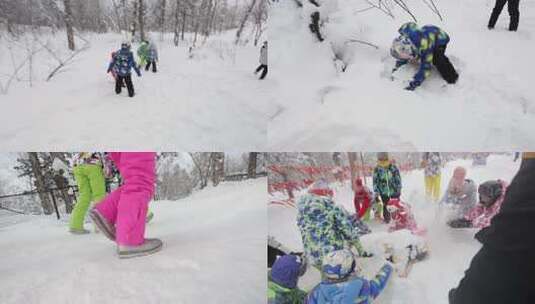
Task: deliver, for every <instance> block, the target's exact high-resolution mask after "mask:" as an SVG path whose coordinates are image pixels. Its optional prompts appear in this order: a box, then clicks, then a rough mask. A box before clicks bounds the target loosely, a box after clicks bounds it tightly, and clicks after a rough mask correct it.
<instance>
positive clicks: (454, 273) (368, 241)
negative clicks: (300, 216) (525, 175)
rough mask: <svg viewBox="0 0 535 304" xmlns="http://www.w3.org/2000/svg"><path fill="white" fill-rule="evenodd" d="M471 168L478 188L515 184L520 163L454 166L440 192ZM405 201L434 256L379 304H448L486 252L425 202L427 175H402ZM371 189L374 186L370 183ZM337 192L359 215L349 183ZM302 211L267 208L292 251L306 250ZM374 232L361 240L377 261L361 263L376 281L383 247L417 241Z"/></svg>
mask: <svg viewBox="0 0 535 304" xmlns="http://www.w3.org/2000/svg"><path fill="white" fill-rule="evenodd" d="M459 165H462V166H464V167H465V168H467V172H468V174H467V177H468V178H471V179H473V180H474V181H475V182H476V183H478V184H479V183H482V182H485V181H487V180H490V179H503V180H505V181H507V182H510V181H511V179H512V178H513V176H514V174H515V173H516V171H517V170H518V167H519V163H518V162H517V163H514V162H513V161H512V157H511V156H510V155H491V156H490V157H489V159H488V165H487V166H478V167H473V166H472V165H471V161H468V160H457V161H452V162H449V163H447V164H446V165H445V167H444V169H443V171H442V180H441V187H442V191H444V190H445V188H446V185H447V183H448V182H449V179H450V178H451V176H452V175H453V170H454V168H455V167H456V166H459ZM402 184H403V189H402V196H401V199H402V200H403V201H405V202H407V203H409V204H410V205H411V206H412V210H413V213H414V215H415V218H416V221H417V223H418V224H419V225H422V226H424V227H426V228H427V235H426V237H425V239H426V240H425V241H426V243H427V246H428V249H429V257H428V258H427V259H426V260H424V261H421V262H418V263H416V264H415V265H414V267H413V268H412V271H411V272H410V274H409V276H408V278H400V277H399V276H398V275H397V274H395V273H394V274H393V276H392V277H391V279H390V280H389V282H388V285H387V287H386V288H385V290H384V291H383V293H382V294H381V295H379V297H378V298H377V300H376V301H374V303H377V304H409V303H410V304H428V303H436V304H447V303H448V297H447V295H448V291H449V289H451V288H454V287H456V286H457V284H458V283H459V281H460V280H461V278H462V277H463V274H464V271H465V270H466V269H467V268H468V266H469V264H470V261H471V259H472V257H473V256H474V254H475V253H476V252H477V251H478V250H479V248H480V247H481V245H480V243H479V242H478V241H477V240H475V239H474V238H473V236H474V234H475V233H476V232H477V230H476V229H450V228H449V227H448V226H446V224H445V219H444V218H443V217H442V216H441V215H440V214H441V213H440V212H439V208H438V204H436V203H432V202H429V201H427V200H426V198H425V190H424V174H423V170H415V171H412V172H409V173H406V174H402ZM368 185H370V186H371V181H370V180H369V179H368ZM332 186H333V188H334V189H335V202H336V203H337V204H341V205H343V206H344V207H345V208H346V209H347V210H348V211H350V212H355V210H354V207H353V193H352V191H351V188H350V185H349V183H346V184H343V185H335V184H333V185H332ZM296 215H297V212H296V210H295V209H293V208H291V207H281V206H278V205H271V206H269V207H268V218H269V220H268V222H269V223H268V225H269V229H268V231H269V235H272V236H274V237H275V238H276V239H277V240H278V241H279V242H281V243H282V244H284V245H286V246H287V247H288V248H290V249H291V250H296V251H301V250H303V249H302V248H303V247H302V243H301V236H300V233H299V229H298V227H297V225H296ZM370 227H371V228H372V233H371V234H368V235H365V236H364V237H362V239H361V241H362V244H363V246H364V248H365V249H366V250H367V251H370V252H373V253H374V254H375V256H374V257H373V258H363V259H358V260H357V261H358V263H357V264H358V265H359V267H361V268H362V274H363V275H365V276H367V277H369V278H370V277H372V276H373V275H375V273H376V272H377V271H378V270H379V268H380V267H381V266H382V264H383V263H384V259H383V258H384V254H383V252H382V250H381V249H380V248H381V247H382V244H384V243H390V244H393V245H394V248H395V249H398V248H402V247H403V246H406V245H407V244H409V242H413V241H414V240H413V238H414V236H412V235H411V234H410V233H408V232H407V231H403V230H401V231H397V232H395V233H388V232H386V228H387V227H386V225H383V224H380V223H376V222H372V223H371V224H370ZM319 281H320V274H319V272H318V271H317V270H316V269H313V268H309V269H308V270H307V273H306V274H305V275H304V276H303V277H302V278H301V279H300V281H299V287H301V288H303V289H304V290H306V291H309V290H311V289H312V288H313V287H314V286H315V285H316V284H317V283H319Z"/></svg>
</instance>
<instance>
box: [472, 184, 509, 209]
mask: <svg viewBox="0 0 535 304" xmlns="http://www.w3.org/2000/svg"><path fill="white" fill-rule="evenodd" d="M477 192H478V193H479V200H480V202H481V204H483V205H484V206H486V207H489V206H491V205H493V204H494V203H495V202H496V201H497V200H498V199H499V198H500V196H502V194H503V186H502V183H501V182H500V181H499V180H490V181H486V182H484V183H483V184H481V185H479V188H478V189H477Z"/></svg>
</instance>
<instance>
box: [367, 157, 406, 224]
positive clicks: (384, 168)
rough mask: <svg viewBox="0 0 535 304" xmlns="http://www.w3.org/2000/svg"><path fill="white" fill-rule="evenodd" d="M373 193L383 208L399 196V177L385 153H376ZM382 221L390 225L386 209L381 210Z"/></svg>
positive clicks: (396, 169)
mask: <svg viewBox="0 0 535 304" xmlns="http://www.w3.org/2000/svg"><path fill="white" fill-rule="evenodd" d="M373 192H375V197H376V200H377V201H379V202H380V203H382V205H383V206H386V205H388V201H389V200H390V199H391V198H399V197H400V196H401V175H400V174H399V169H398V168H397V167H396V165H395V164H394V163H393V162H392V161H390V159H389V157H388V153H387V152H379V153H377V166H376V167H375V168H374V169H373ZM381 209H382V211H383V218H384V221H385V222H386V223H387V224H388V223H390V214H389V213H388V209H387V208H384V207H383V208H381Z"/></svg>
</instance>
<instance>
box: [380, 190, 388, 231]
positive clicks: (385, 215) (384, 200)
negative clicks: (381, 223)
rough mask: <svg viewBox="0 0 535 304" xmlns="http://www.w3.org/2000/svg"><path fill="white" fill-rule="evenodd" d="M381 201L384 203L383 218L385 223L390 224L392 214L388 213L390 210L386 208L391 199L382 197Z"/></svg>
mask: <svg viewBox="0 0 535 304" xmlns="http://www.w3.org/2000/svg"><path fill="white" fill-rule="evenodd" d="M381 200H382V201H383V218H384V220H385V223H387V224H388V223H390V212H388V208H386V206H387V205H388V202H389V201H390V197H388V196H383V195H381Z"/></svg>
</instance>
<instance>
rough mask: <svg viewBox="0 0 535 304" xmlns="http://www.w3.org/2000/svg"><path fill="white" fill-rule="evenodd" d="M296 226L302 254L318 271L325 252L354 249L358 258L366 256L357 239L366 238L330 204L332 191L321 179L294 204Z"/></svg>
mask: <svg viewBox="0 0 535 304" xmlns="http://www.w3.org/2000/svg"><path fill="white" fill-rule="evenodd" d="M297 209H298V215H297V226H298V227H299V230H300V232H301V238H302V241H303V247H304V250H305V254H306V256H307V257H308V259H309V261H310V263H311V264H312V265H313V266H315V267H317V268H318V269H321V261H322V258H323V256H324V255H325V254H327V253H328V252H331V251H334V250H339V249H344V248H355V249H356V250H357V252H358V253H359V255H361V256H369V255H368V253H366V252H365V251H364V250H363V248H362V245H361V244H360V241H359V237H360V236H361V235H362V234H365V233H366V231H362V230H361V228H359V227H356V226H355V224H354V221H355V218H354V216H351V215H349V214H348V213H347V212H346V211H345V210H344V209H342V207H339V206H337V205H336V204H335V203H334V201H333V191H332V190H331V189H330V188H329V185H328V184H327V182H326V181H325V180H323V179H320V180H318V181H316V182H315V183H313V184H312V185H311V186H310V187H309V190H308V193H307V194H305V195H303V196H302V197H300V198H299V201H298V202H297Z"/></svg>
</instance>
